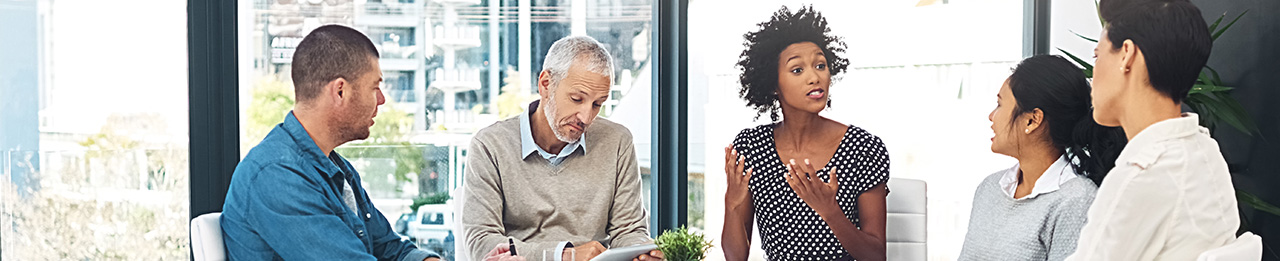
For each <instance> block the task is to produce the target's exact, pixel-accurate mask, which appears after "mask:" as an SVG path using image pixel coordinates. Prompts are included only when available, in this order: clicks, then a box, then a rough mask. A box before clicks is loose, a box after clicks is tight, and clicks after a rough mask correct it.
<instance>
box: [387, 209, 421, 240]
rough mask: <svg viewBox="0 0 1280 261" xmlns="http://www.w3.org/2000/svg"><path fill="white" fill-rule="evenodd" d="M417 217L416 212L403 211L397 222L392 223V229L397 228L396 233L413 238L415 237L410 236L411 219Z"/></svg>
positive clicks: (406, 237)
mask: <svg viewBox="0 0 1280 261" xmlns="http://www.w3.org/2000/svg"><path fill="white" fill-rule="evenodd" d="M417 217H418V215H415V213H414V212H405V213H401V214H400V218H397V219H396V222H395V223H392V224H391V229H395V231H396V234H400V237H403V238H405V239H409V240H413V238H411V237H409V221H410V220H415V218H417Z"/></svg>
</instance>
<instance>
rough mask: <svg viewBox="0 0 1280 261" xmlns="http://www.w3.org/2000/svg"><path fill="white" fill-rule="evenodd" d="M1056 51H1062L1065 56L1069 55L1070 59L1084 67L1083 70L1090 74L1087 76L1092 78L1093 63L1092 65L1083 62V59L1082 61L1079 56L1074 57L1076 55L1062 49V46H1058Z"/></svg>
mask: <svg viewBox="0 0 1280 261" xmlns="http://www.w3.org/2000/svg"><path fill="white" fill-rule="evenodd" d="M1058 51H1059V52H1062V53H1063V54H1066V55H1067V57H1070V58H1071V60H1075V61H1076V63H1078V64H1080V66H1081V67H1084V69H1085V71H1087V72H1088V74H1089V75H1090V77H1089V78H1093V77H1092V75H1093V65H1092V64H1089V63H1088V62H1085V61H1084V59H1080V57H1076V55H1074V54H1071V53H1069V52H1067V50H1063V49H1062V48H1058Z"/></svg>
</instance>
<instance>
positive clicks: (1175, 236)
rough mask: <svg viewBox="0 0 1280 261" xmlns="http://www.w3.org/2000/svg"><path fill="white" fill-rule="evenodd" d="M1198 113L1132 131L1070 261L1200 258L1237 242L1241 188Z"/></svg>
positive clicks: (1097, 199)
mask: <svg viewBox="0 0 1280 261" xmlns="http://www.w3.org/2000/svg"><path fill="white" fill-rule="evenodd" d="M1199 122H1200V120H1199V117H1198V116H1196V115H1195V114H1183V117H1181V118H1177V119H1169V120H1165V121H1161V122H1158V123H1156V124H1153V125H1151V126H1150V127H1147V128H1146V129H1144V130H1142V132H1140V133H1138V135H1137V136H1134V137H1133V139H1132V140H1130V141H1129V144H1128V145H1127V146H1125V148H1124V151H1123V152H1121V153H1120V157H1119V159H1117V160H1116V167H1115V168H1114V169H1111V172H1109V173H1108V174H1107V177H1106V178H1105V179H1104V180H1103V182H1102V186H1101V187H1100V188H1098V196H1097V198H1096V199H1095V200H1094V202H1093V206H1091V207H1090V208H1089V216H1088V218H1089V223H1088V224H1086V225H1085V226H1084V229H1083V230H1082V231H1081V233H1080V241H1079V244H1078V245H1077V248H1076V252H1075V254H1073V255H1072V256H1071V257H1069V258H1067V260H1091V261H1092V260H1195V259H1196V257H1198V256H1199V255H1200V253H1203V252H1205V251H1207V250H1209V249H1214V248H1218V247H1222V246H1224V245H1227V244H1228V243H1231V242H1232V241H1233V240H1235V232H1236V229H1237V228H1239V227H1240V217H1239V214H1238V213H1237V211H1238V210H1237V209H1236V198H1235V188H1234V187H1233V186H1232V185H1231V174H1230V173H1229V172H1228V171H1227V163H1226V161H1225V160H1224V159H1223V158H1222V153H1221V152H1220V151H1219V149H1218V143H1217V142H1216V141H1214V140H1213V138H1210V137H1209V131H1208V130H1207V129H1205V128H1201V127H1200V126H1199V125H1198V124H1199Z"/></svg>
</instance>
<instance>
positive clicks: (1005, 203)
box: [959, 171, 1098, 260]
mask: <svg viewBox="0 0 1280 261" xmlns="http://www.w3.org/2000/svg"><path fill="white" fill-rule="evenodd" d="M1003 173H1004V171H1001V172H997V173H995V174H992V175H990V176H987V178H986V179H984V180H982V184H980V185H978V190H977V192H975V193H974V196H973V212H972V213H971V214H970V215H969V231H968V233H967V234H965V237H964V248H963V249H962V250H961V252H960V258H959V260H1063V259H1066V258H1067V256H1068V255H1071V253H1072V252H1075V249H1076V240H1078V239H1079V237H1080V230H1081V229H1082V228H1084V224H1085V219H1086V213H1088V211H1089V205H1091V204H1092V203H1093V197H1094V194H1095V193H1097V190H1098V187H1097V186H1096V185H1094V184H1093V182H1092V181H1089V179H1086V178H1083V177H1076V178H1073V179H1071V180H1069V181H1066V183H1063V184H1062V185H1061V187H1060V188H1059V189H1058V190H1056V191H1053V192H1049V193H1045V194H1041V195H1038V196H1036V197H1034V198H1027V199H1024V200H1015V199H1013V198H1012V197H1009V195H1008V194H1006V193H1005V192H1004V191H1002V190H1001V188H1000V185H999V180H1000V178H1001V175H1002V174H1003ZM1063 175H1076V174H1074V173H1071V172H1068V173H1064V174H1063Z"/></svg>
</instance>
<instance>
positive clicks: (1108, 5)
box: [1098, 0, 1213, 103]
mask: <svg viewBox="0 0 1280 261" xmlns="http://www.w3.org/2000/svg"><path fill="white" fill-rule="evenodd" d="M1098 9H1099V10H1098V11H1099V14H1100V15H1101V16H1102V19H1103V20H1104V21H1106V22H1107V35H1105V37H1107V40H1110V41H1111V45H1112V46H1111V48H1112V49H1115V48H1120V46H1122V45H1124V40H1132V41H1133V44H1134V45H1137V46H1138V50H1139V51H1141V52H1142V55H1143V57H1146V64H1147V73H1148V76H1149V77H1150V78H1151V85H1152V86H1154V87H1155V89H1156V90H1157V91H1160V93H1163V94H1164V95H1167V96H1169V98H1171V99H1173V102H1175V103H1181V102H1182V100H1183V99H1185V98H1186V97H1187V92H1189V91H1190V90H1191V87H1192V86H1193V85H1194V84H1195V82H1196V78H1198V77H1199V75H1200V71H1201V70H1202V69H1203V68H1204V65H1205V62H1207V61H1208V60H1209V52H1210V51H1211V50H1212V49H1213V39H1212V38H1211V37H1210V36H1209V26H1208V25H1207V24H1205V21H1204V16H1202V15H1201V14H1200V9H1199V8H1196V6H1195V5H1194V4H1191V2H1190V1H1188V0H1102V1H1101V2H1100V3H1099V7H1098Z"/></svg>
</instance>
